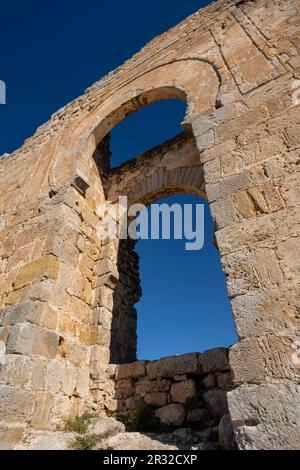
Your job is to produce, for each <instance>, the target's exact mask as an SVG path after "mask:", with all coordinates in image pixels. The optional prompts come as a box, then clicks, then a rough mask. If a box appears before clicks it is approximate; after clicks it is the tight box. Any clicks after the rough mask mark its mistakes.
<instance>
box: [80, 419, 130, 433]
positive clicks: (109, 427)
mask: <svg viewBox="0 0 300 470" xmlns="http://www.w3.org/2000/svg"><path fill="white" fill-rule="evenodd" d="M122 432H125V425H124V424H123V423H121V422H120V421H117V420H116V419H114V418H93V419H92V421H91V424H90V425H89V428H88V433H90V434H96V435H97V436H99V437H100V438H107V437H108V436H115V435H116V434H119V433H122Z"/></svg>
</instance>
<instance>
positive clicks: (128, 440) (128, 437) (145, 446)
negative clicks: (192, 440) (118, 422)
mask: <svg viewBox="0 0 300 470" xmlns="http://www.w3.org/2000/svg"><path fill="white" fill-rule="evenodd" d="M112 449H113V450H125V451H126V450H178V447H176V446H172V445H168V444H163V443H161V442H160V441H158V440H155V439H152V438H151V437H148V436H145V435H143V434H140V433H138V432H124V433H120V434H117V435H116V436H113V437H109V438H108V439H104V440H103V441H101V442H100V443H99V444H97V445H96V446H95V447H94V449H93V450H112Z"/></svg>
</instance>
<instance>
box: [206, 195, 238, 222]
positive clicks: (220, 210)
mask: <svg viewBox="0 0 300 470" xmlns="http://www.w3.org/2000/svg"><path fill="white" fill-rule="evenodd" d="M210 209H211V213H212V216H213V217H214V219H215V220H216V224H217V228H218V229H219V228H223V227H228V226H230V225H233V224H235V223H237V222H238V215H237V210H236V207H235V204H234V202H233V200H232V199H231V198H230V197H226V198H222V199H218V200H217V201H215V202H213V203H212V204H211V205H210Z"/></svg>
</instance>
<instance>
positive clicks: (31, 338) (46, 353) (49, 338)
mask: <svg viewBox="0 0 300 470" xmlns="http://www.w3.org/2000/svg"><path fill="white" fill-rule="evenodd" d="M58 342H59V338H58V335H57V334H56V333H54V332H52V331H50V330H47V329H45V328H40V327H38V326H35V325H30V324H28V323H18V324H17V325H15V326H14V327H13V328H12V331H11V334H10V336H9V339H8V342H7V351H8V352H9V353H15V354H28V355H37V356H42V357H45V358H47V359H52V358H54V357H55V356H56V354H57V353H58Z"/></svg>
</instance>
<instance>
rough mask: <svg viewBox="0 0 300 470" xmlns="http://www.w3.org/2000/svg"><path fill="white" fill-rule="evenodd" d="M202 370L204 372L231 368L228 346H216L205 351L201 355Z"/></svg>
mask: <svg viewBox="0 0 300 470" xmlns="http://www.w3.org/2000/svg"><path fill="white" fill-rule="evenodd" d="M199 362H200V365H201V370H202V372H204V373H208V372H215V371H222V370H224V371H226V370H229V362H228V355H227V349H226V348H215V349H210V350H209V351H204V352H203V353H202V354H201V355H200V356H199Z"/></svg>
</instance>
